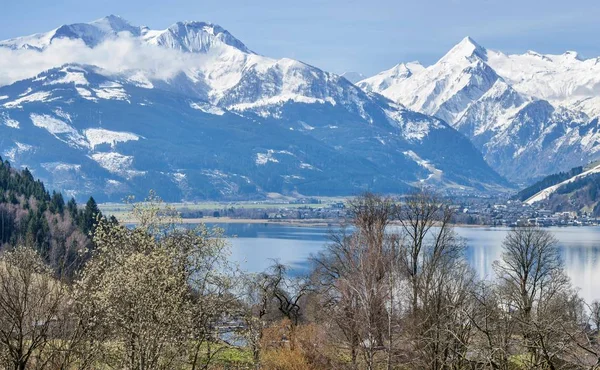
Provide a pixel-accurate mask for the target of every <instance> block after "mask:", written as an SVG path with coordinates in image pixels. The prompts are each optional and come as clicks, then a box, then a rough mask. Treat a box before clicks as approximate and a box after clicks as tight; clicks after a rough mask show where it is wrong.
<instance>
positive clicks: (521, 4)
mask: <svg viewBox="0 0 600 370" xmlns="http://www.w3.org/2000/svg"><path fill="white" fill-rule="evenodd" d="M1 2H2V4H1V5H0V39H7V38H12V37H17V36H23V35H27V34H32V33H37V32H44V31H48V30H50V29H52V28H55V27H57V26H59V25H61V24H68V23H76V22H86V21H91V20H94V19H97V18H101V17H103V16H105V15H108V14H117V15H120V16H122V17H124V18H125V19H127V20H129V21H130V22H131V23H132V24H134V25H147V26H149V27H151V28H155V29H162V28H166V27H168V26H169V25H170V24H172V23H174V22H176V21H179V20H201V21H211V22H214V23H218V24H220V25H221V26H223V27H224V28H226V29H228V30H229V31H230V32H231V33H232V34H233V35H234V36H236V37H237V38H239V39H240V40H242V41H243V42H244V43H245V44H246V45H247V46H248V47H250V48H251V49H253V50H254V51H256V52H258V53H260V54H263V55H268V56H272V57H290V58H294V59H299V60H302V61H304V62H307V63H310V64H313V65H316V66H318V67H320V68H322V69H325V70H328V71H332V72H336V73H342V72H344V71H358V72H361V73H364V74H367V75H370V74H374V73H377V72H379V71H381V70H383V69H387V68H389V67H391V66H393V65H394V64H396V63H398V62H403V61H412V60H420V61H421V62H423V63H424V64H430V63H432V62H434V61H435V60H437V59H438V58H439V57H440V56H442V55H443V54H444V53H445V52H446V51H447V50H448V49H449V48H451V47H452V46H453V45H454V44H456V43H457V42H459V41H460V40H461V39H462V38H463V37H465V36H467V35H469V36H471V37H473V38H474V39H475V40H476V41H477V42H479V43H480V44H481V45H483V46H485V47H487V48H490V49H497V50H502V51H504V52H509V53H516V52H524V51H526V50H536V51H538V52H542V53H562V52H564V51H566V50H575V51H578V52H579V53H580V54H581V55H582V56H584V57H595V56H599V55H600V41H599V39H598V35H600V22H599V21H598V18H599V16H600V1H598V0H569V1H563V0H546V1H543V0H445V1H444V0H363V1H354V0H346V1H343V0H296V1H288V0H256V1H243V0H220V1H199V0H162V1H152V0H62V1H47V0H22V1H15V0H2V1H1Z"/></svg>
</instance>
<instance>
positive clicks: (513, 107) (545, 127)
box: [357, 37, 600, 182]
mask: <svg viewBox="0 0 600 370" xmlns="http://www.w3.org/2000/svg"><path fill="white" fill-rule="evenodd" d="M598 60H599V59H598V58H591V59H582V58H581V57H580V56H579V55H578V54H577V53H574V52H566V53H564V54H561V55H550V54H548V55H543V54H539V53H536V52H531V51H530V52H527V53H525V54H521V55H518V54H516V55H507V54H503V53H501V52H498V51H494V50H488V49H486V48H484V47H483V46H481V45H480V44H478V43H477V42H476V41H474V40H473V39H472V38H470V37H466V38H464V39H463V40H462V41H461V42H459V43H458V44H457V45H456V46H454V47H453V48H452V49H451V50H450V51H448V52H447V53H446V54H445V55H444V56H443V57H442V58H440V59H439V61H438V62H436V63H434V64H432V65H430V66H428V67H424V68H423V69H422V70H421V71H418V72H417V73H414V74H412V75H410V76H408V77H407V78H404V79H398V80H394V83H392V84H390V85H388V86H381V85H380V84H378V83H377V80H378V79H379V80H381V79H383V78H386V77H388V78H389V76H391V75H392V74H393V72H392V71H391V70H388V71H384V72H382V73H380V74H378V75H376V76H374V77H371V78H367V79H365V80H363V81H360V82H358V83H357V86H359V87H361V88H363V89H364V90H365V91H370V92H371V91H374V92H377V93H381V94H383V95H384V96H386V97H388V98H390V99H392V100H394V101H396V102H398V103H400V104H403V105H404V106H406V107H407V108H408V109H412V110H416V111H420V112H423V113H426V114H429V115H433V116H436V117H439V118H441V119H444V120H445V121H447V122H448V123H449V124H450V125H452V126H453V127H454V128H456V129H457V130H459V131H460V132H462V133H463V134H465V135H466V136H467V137H469V138H470V139H471V140H472V142H473V143H474V144H475V145H476V147H477V148H478V149H479V150H481V151H482V153H483V155H484V157H485V159H486V161H487V162H488V163H489V164H490V165H491V166H492V168H494V169H495V170H496V171H498V172H499V173H501V174H502V175H504V176H506V177H507V178H508V179H510V180H512V181H515V182H529V181H533V180H536V179H539V178H541V177H543V176H545V175H549V174H551V173H554V172H559V171H566V170H568V169H570V168H572V167H576V166H578V165H584V164H586V163H587V162H589V161H592V160H595V159H597V158H598V157H600V154H598V151H600V135H599V129H600V127H598V126H597V125H596V123H597V117H598V115H600V99H599V98H598V96H597V91H596V90H598V89H600V63H598ZM595 70H596V71H597V73H594V72H593V71H595ZM598 91H600V90H598ZM542 107H546V108H545V109H541V108H542ZM537 108H540V109H537ZM538 158H546V159H548V160H545V161H542V162H541V163H540V161H538V160H536V159H538Z"/></svg>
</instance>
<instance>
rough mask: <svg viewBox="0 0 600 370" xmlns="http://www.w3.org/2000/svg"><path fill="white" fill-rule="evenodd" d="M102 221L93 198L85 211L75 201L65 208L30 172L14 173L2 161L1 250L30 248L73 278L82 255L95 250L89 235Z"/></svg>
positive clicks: (56, 196)
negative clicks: (90, 249) (25, 246)
mask: <svg viewBox="0 0 600 370" xmlns="http://www.w3.org/2000/svg"><path fill="white" fill-rule="evenodd" d="M65 210H66V212H65ZM99 217H102V213H101V212H100V210H99V209H98V205H97V204H96V202H95V200H94V199H93V198H90V200H89V201H88V202H87V204H86V207H85V208H84V209H79V208H78V207H77V203H76V202H75V200H74V199H71V200H69V202H68V203H67V204H65V201H64V198H63V196H62V194H61V193H59V192H54V191H53V192H52V195H50V193H49V192H48V191H47V190H46V188H45V187H44V184H43V183H42V182H40V181H39V180H35V179H34V177H33V175H32V174H31V172H30V171H29V170H28V169H24V170H23V171H18V170H15V169H14V168H12V167H11V166H10V164H9V163H8V162H7V161H3V160H2V159H1V158H0V249H2V248H11V247H15V246H17V245H27V246H31V247H33V248H35V249H36V250H37V251H39V252H40V254H41V255H42V256H43V257H44V258H45V259H46V261H47V262H48V263H49V264H50V265H51V266H53V267H54V268H55V270H56V271H57V273H59V274H64V275H67V276H71V275H72V274H73V272H74V271H75V270H76V269H77V268H78V266H80V265H81V263H82V258H81V255H80V252H81V251H83V250H85V249H86V248H89V247H90V246H92V245H91V242H90V239H89V238H88V237H87V235H89V234H90V233H91V232H93V230H94V227H95V225H96V222H97V220H98V218H99ZM112 222H115V223H116V222H117V221H116V219H113V220H112Z"/></svg>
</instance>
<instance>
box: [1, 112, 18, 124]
mask: <svg viewBox="0 0 600 370" xmlns="http://www.w3.org/2000/svg"><path fill="white" fill-rule="evenodd" d="M0 122H2V124H4V125H5V126H8V127H10V128H19V121H15V120H14V119H12V118H10V116H9V115H8V113H2V115H0Z"/></svg>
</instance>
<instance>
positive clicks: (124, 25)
mask: <svg viewBox="0 0 600 370" xmlns="http://www.w3.org/2000/svg"><path fill="white" fill-rule="evenodd" d="M121 32H128V33H130V34H131V35H132V36H140V34H141V28H140V27H134V26H132V25H130V24H129V23H128V22H127V21H125V20H124V19H123V18H121V17H118V16H115V15H109V16H107V17H104V18H101V19H98V20H96V21H93V22H90V23H75V24H71V25H62V26H60V27H58V28H56V29H54V30H52V31H50V32H45V33H38V34H34V35H30V36H25V37H18V38H14V39H10V40H5V41H0V46H4V47H9V48H11V49H34V50H43V49H46V48H47V47H48V46H50V45H51V44H52V43H53V42H55V41H57V40H60V39H77V40H81V41H83V42H84V43H85V45H87V46H89V47H94V46H97V45H98V44H100V43H101V42H102V41H105V40H106V39H108V38H115V37H117V36H118V34H119V33H121Z"/></svg>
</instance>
